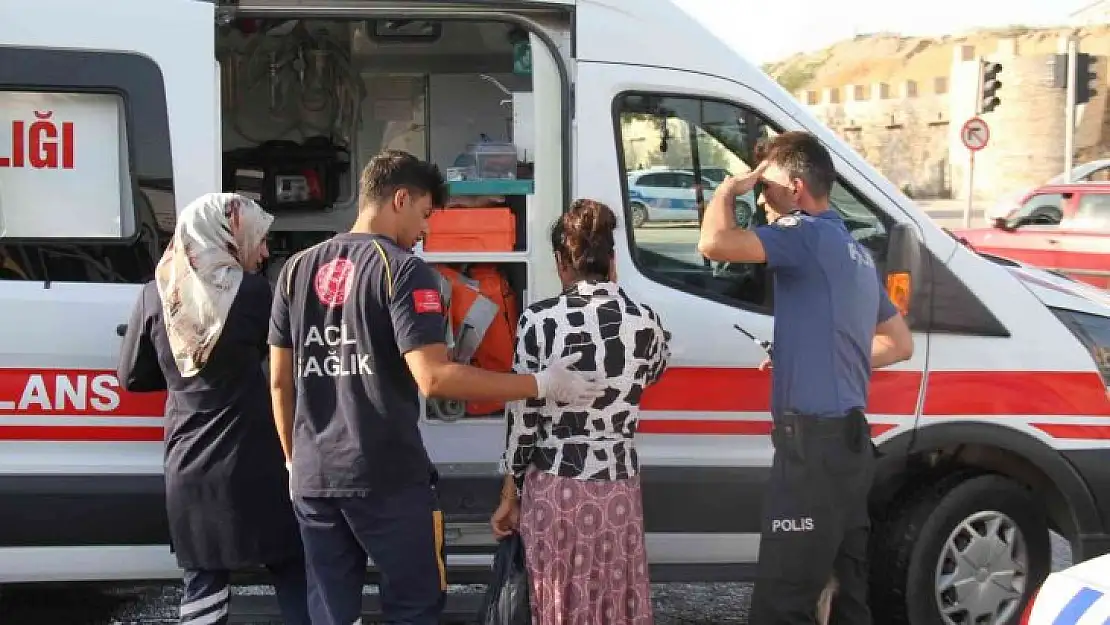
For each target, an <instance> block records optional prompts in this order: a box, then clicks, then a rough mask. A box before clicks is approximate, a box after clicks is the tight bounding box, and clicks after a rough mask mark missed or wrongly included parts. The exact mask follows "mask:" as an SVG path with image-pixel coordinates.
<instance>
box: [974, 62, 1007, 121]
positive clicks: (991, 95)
mask: <svg viewBox="0 0 1110 625" xmlns="http://www.w3.org/2000/svg"><path fill="white" fill-rule="evenodd" d="M981 70H982V72H983V89H982V97H981V99H980V101H979V112H980V113H990V112H991V111H993V110H994V109H996V108H998V105H999V104H1002V100H1001V99H1000V98H999V97H998V96H997V95H996V94H997V93H998V89H999V87H1001V86H1002V81H1000V80H998V74H999V73H1000V72H1001V71H1002V64H1001V63H995V62H993V61H983V65H982V68H981Z"/></svg>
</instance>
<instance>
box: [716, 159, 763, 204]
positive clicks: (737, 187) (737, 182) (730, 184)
mask: <svg viewBox="0 0 1110 625" xmlns="http://www.w3.org/2000/svg"><path fill="white" fill-rule="evenodd" d="M767 165H768V162H767V161H763V162H762V163H760V164H759V165H757V166H756V168H755V169H753V170H752V171H751V172H750V173H748V175H747V176H740V177H737V176H725V179H724V180H723V181H721V184H720V185H718V186H717V190H716V191H715V192H714V195H716V194H717V193H725V194H728V195H732V196H737V195H744V194H745V193H747V192H748V191H751V190H752V189H754V188H755V185H756V183H757V182H759V179H760V178H761V177H762V176H763V171H764V170H766V169H767Z"/></svg>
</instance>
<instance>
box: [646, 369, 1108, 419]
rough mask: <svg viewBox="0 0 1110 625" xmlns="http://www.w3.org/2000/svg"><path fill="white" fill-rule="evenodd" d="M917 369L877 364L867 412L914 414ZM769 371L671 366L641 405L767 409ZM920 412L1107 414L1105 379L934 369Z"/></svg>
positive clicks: (1050, 373) (699, 409)
mask: <svg viewBox="0 0 1110 625" xmlns="http://www.w3.org/2000/svg"><path fill="white" fill-rule="evenodd" d="M920 386H921V374H920V373H918V372H916V371H890V370H887V371H876V372H875V374H874V376H873V377H872V378H871V395H870V398H869V400H868V402H867V412H868V414H881V415H902V416H913V415H914V414H915V412H916V408H917V400H918V395H919V393H920ZM770 401H771V374H770V372H767V371H759V370H758V369H741V368H696V367H676V368H673V369H668V370H667V372H666V373H665V374H663V378H662V379H661V380H660V381H659V383H658V384H656V385H655V386H652V387H651V388H649V389H648V390H647V391H645V392H644V398H643V402H642V407H643V408H644V410H657V411H662V412H682V411H691V412H768V411H769V410H770V408H771V404H770ZM923 414H924V416H935V417H941V416H955V415H976V416H978V415H984V416H997V417H1002V416H1031V415H1060V416H1099V417H1101V416H1110V399H1108V398H1107V392H1106V385H1105V383H1104V382H1103V381H1102V378H1101V377H1100V376H1099V375H1098V374H1097V373H1095V372H1093V371H1092V372H1082V371H933V372H930V373H929V377H928V392H927V393H926V396H925V407H924V410H923Z"/></svg>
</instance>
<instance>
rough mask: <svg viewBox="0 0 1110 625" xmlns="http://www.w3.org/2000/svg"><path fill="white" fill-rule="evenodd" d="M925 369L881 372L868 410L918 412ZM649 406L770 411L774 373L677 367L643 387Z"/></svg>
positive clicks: (674, 409)
mask: <svg viewBox="0 0 1110 625" xmlns="http://www.w3.org/2000/svg"><path fill="white" fill-rule="evenodd" d="M920 387H921V374H920V373H918V372H916V371H877V372H875V375H874V377H873V378H872V381H871V399H870V401H869V402H868V406H867V411H868V412H870V413H872V414H888V415H907V416H909V415H913V414H914V412H915V411H916V409H917V396H918V393H919V389H920ZM641 407H642V408H643V409H644V410H658V411H663V412H680V411H690V412H768V411H769V410H770V409H771V372H770V371H760V370H759V369H747V368H730V367H722V368H701V367H673V368H671V369H668V370H667V372H666V373H664V374H663V378H662V379H661V380H659V382H658V383H657V384H656V385H654V386H652V387H650V388H648V389H647V391H645V392H644V398H643V401H642V403H641Z"/></svg>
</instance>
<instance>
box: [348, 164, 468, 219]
mask: <svg viewBox="0 0 1110 625" xmlns="http://www.w3.org/2000/svg"><path fill="white" fill-rule="evenodd" d="M399 189H408V191H409V192H410V193H413V194H414V195H424V194H429V193H430V194H431V196H432V206H433V207H435V208H440V207H442V206H443V204H444V202H446V200H447V185H446V184H445V183H444V181H443V174H441V173H440V171H439V168H438V167H436V166H435V165H433V164H432V163H427V162H425V161H422V160H420V159H418V158H416V157H415V156H413V155H412V154H409V153H408V152H403V151H401V150H385V151H384V152H381V153H380V154H378V155H377V156H375V157H374V158H372V159H370V162H369V163H367V164H366V167H365V168H364V169H363V170H362V176H361V177H360V178H359V181H358V195H359V208H360V209H361V208H365V207H367V206H379V205H380V204H381V203H382V202H385V201H386V200H388V199H389V197H390V196H391V195H393V194H394V193H396V192H397V191H398V190H399Z"/></svg>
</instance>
